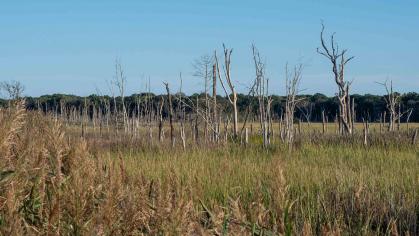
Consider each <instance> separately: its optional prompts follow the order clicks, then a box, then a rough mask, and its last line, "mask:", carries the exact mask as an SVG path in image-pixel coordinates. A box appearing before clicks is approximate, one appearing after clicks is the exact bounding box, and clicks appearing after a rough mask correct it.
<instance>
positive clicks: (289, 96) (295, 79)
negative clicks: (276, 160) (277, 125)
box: [283, 64, 303, 149]
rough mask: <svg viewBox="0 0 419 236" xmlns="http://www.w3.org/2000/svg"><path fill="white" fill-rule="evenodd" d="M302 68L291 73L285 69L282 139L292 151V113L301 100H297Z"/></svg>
mask: <svg viewBox="0 0 419 236" xmlns="http://www.w3.org/2000/svg"><path fill="white" fill-rule="evenodd" d="M302 71H303V66H302V65H301V64H300V65H298V66H295V67H294V70H293V71H292V72H289V71H288V65H287V66H286V67H285V90H286V91H285V92H286V101H285V114H284V127H283V130H284V131H283V132H284V139H285V142H286V143H287V144H288V146H289V148H290V149H292V145H293V143H294V140H295V128H294V113H295V108H296V105H297V103H298V102H300V101H301V100H302V99H297V94H298V86H299V83H300V80H301V76H302Z"/></svg>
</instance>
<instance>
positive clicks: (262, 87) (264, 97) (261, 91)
mask: <svg viewBox="0 0 419 236" xmlns="http://www.w3.org/2000/svg"><path fill="white" fill-rule="evenodd" d="M252 53H253V62H254V64H255V71H256V78H255V92H256V96H257V98H258V103H259V122H260V128H261V131H262V139H263V147H264V148H267V147H268V145H269V144H270V132H271V130H270V106H271V104H272V98H271V97H270V96H269V80H268V79H267V78H265V63H264V62H262V60H261V58H260V54H259V51H258V49H257V48H256V46H255V45H252Z"/></svg>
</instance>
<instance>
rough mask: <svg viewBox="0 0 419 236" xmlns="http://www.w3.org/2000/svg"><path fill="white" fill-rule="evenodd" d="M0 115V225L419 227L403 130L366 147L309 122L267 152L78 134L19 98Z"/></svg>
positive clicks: (355, 230)
mask: <svg viewBox="0 0 419 236" xmlns="http://www.w3.org/2000/svg"><path fill="white" fill-rule="evenodd" d="M22 114H23V115H22ZM0 119H1V123H0V124H1V125H2V127H1V128H2V129H1V131H0V142H1V143H2V148H1V149H0V154H1V156H2V158H3V160H2V162H1V163H0V167H1V175H0V189H1V191H0V233H1V235H227V234H228V235H298V234H303V235H339V234H344V235H381V234H391V233H393V234H395V232H397V233H400V234H406V233H410V235H417V234H418V231H419V229H418V215H419V205H418V203H419V195H418V190H419V169H418V168H417V166H419V151H418V148H417V145H416V146H415V145H411V144H410V143H409V137H410V136H409V135H408V134H405V133H403V132H402V133H400V134H398V133H397V134H396V133H392V134H390V133H386V134H385V135H379V134H375V135H372V137H371V145H370V146H368V147H364V146H363V145H362V141H359V140H358V139H359V137H358V136H354V137H353V138H352V139H343V138H340V139H339V138H337V136H335V135H334V134H331V133H330V134H326V135H321V134H318V132H309V130H310V129H308V127H305V128H304V132H305V134H304V135H301V137H300V138H299V139H298V140H297V143H296V148H295V150H294V151H293V152H289V151H288V150H287V148H286V147H285V146H284V145H282V144H280V143H279V142H278V139H277V138H276V139H274V142H275V143H273V145H272V147H271V148H270V149H268V150H264V149H262V148H261V145H260V138H259V137H258V136H257V135H254V136H252V137H251V143H250V144H249V145H248V146H247V147H244V146H242V145H241V144H240V143H233V142H227V143H222V144H219V145H213V144H205V143H204V142H201V143H200V144H195V143H194V142H192V141H191V140H189V141H188V147H189V148H188V149H187V150H186V151H183V150H182V148H181V147H180V144H178V145H177V146H176V147H175V148H174V149H172V148H170V141H168V140H167V138H166V140H165V142H164V143H163V144H159V143H158V142H157V137H155V136H154V137H155V140H154V141H153V142H151V141H150V140H148V139H147V134H142V135H141V136H140V137H139V138H136V139H133V138H132V137H129V136H123V135H121V136H115V135H112V136H111V135H110V134H104V135H103V137H100V136H99V135H98V134H97V130H96V131H93V130H92V129H91V128H89V130H88V132H87V133H86V137H85V139H83V138H80V131H79V130H78V129H77V127H68V128H64V127H63V126H62V125H61V124H60V123H59V122H55V121H53V120H51V119H50V118H47V117H43V116H42V115H40V114H36V113H26V112H25V111H24V110H22V108H19V107H18V108H17V109H13V110H10V111H2V115H1V116H0ZM310 127H312V128H315V129H317V128H319V129H321V125H320V126H319V124H311V125H310ZM144 132H146V131H144ZM387 136H391V137H387ZM336 139H339V140H338V141H336ZM6 160H10V161H6Z"/></svg>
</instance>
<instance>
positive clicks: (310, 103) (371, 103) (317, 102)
mask: <svg viewBox="0 0 419 236" xmlns="http://www.w3.org/2000/svg"><path fill="white" fill-rule="evenodd" d="M179 95H180V94H179V93H178V94H173V97H174V99H172V103H173V108H174V110H175V111H177V110H178V109H179V108H180V107H181V106H180V101H179V99H176V98H178V97H179ZM209 96H210V95H207V97H209ZM162 97H163V99H164V100H165V101H166V103H167V101H168V99H167V95H155V94H153V93H141V94H133V95H131V96H127V97H125V98H124V102H125V104H126V109H127V114H128V116H132V115H133V114H136V112H140V113H141V112H143V111H145V110H146V108H147V109H149V110H154V111H156V110H157V109H158V107H159V102H160V101H161V100H162ZM182 97H183V103H184V104H186V105H185V111H186V114H192V113H193V109H194V106H195V105H194V104H196V101H198V104H199V106H201V107H205V100H204V98H205V94H203V93H202V94H193V95H191V96H186V95H185V94H182ZM271 97H272V116H273V118H274V119H279V117H281V115H282V114H283V113H284V112H285V102H286V97H285V96H277V95H272V96H271ZM352 98H353V99H354V102H355V111H356V112H355V118H356V122H362V120H363V119H366V120H368V121H370V122H378V121H380V119H381V117H382V115H383V114H385V111H386V101H385V96H379V95H371V94H365V95H358V94H354V95H352ZM298 99H302V102H300V103H299V105H298V107H297V109H296V111H295V119H298V120H301V121H302V122H321V121H322V112H323V111H324V113H325V115H326V116H327V119H328V120H329V122H331V121H333V120H334V119H335V117H336V114H337V112H338V109H339V101H338V98H337V97H328V96H326V95H323V94H320V93H316V94H314V95H298ZM121 101H122V99H121V97H115V98H113V97H111V96H98V95H90V96H87V97H80V96H74V95H65V94H53V95H44V96H40V97H26V105H27V108H28V109H29V110H41V111H43V112H49V113H58V114H59V113H60V112H61V111H62V110H63V109H69V108H75V109H77V110H78V111H80V112H82V111H83V110H85V109H87V110H89V112H88V114H91V113H92V112H93V109H99V108H101V109H100V110H101V111H105V110H106V109H105V106H106V104H109V105H108V106H110V108H111V109H110V111H113V110H115V109H113V108H114V107H115V106H116V107H120V106H122V103H121ZM7 104H8V100H6V99H1V100H0V105H1V106H7ZM217 106H218V110H219V111H221V112H223V113H225V114H231V112H232V111H231V109H232V108H231V106H229V101H228V99H227V98H226V97H224V96H217ZM258 106H259V105H258V101H257V98H256V97H254V96H251V95H245V94H237V108H238V112H239V114H240V116H239V117H243V116H244V115H245V113H247V112H248V111H250V117H253V118H256V117H257V114H258V109H259V107H258ZM400 107H401V111H402V112H406V111H410V110H412V113H411V115H410V121H411V122H419V93H416V92H410V93H405V94H400ZM175 113H176V112H175ZM162 115H163V117H164V118H167V116H168V106H167V104H166V105H165V106H164V107H163V112H162ZM387 115H388V113H387ZM406 119H407V115H405V116H403V117H402V119H401V121H402V122H405V121H406Z"/></svg>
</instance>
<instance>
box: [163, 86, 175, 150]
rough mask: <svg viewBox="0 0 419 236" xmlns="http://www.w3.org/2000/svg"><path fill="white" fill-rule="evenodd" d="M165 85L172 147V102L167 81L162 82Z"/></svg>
mask: <svg viewBox="0 0 419 236" xmlns="http://www.w3.org/2000/svg"><path fill="white" fill-rule="evenodd" d="M163 84H164V85H165V87H166V92H167V100H168V101H167V102H168V105H169V124H170V140H171V142H172V147H174V146H175V136H174V128H173V104H172V95H171V94H170V88H169V83H163Z"/></svg>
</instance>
